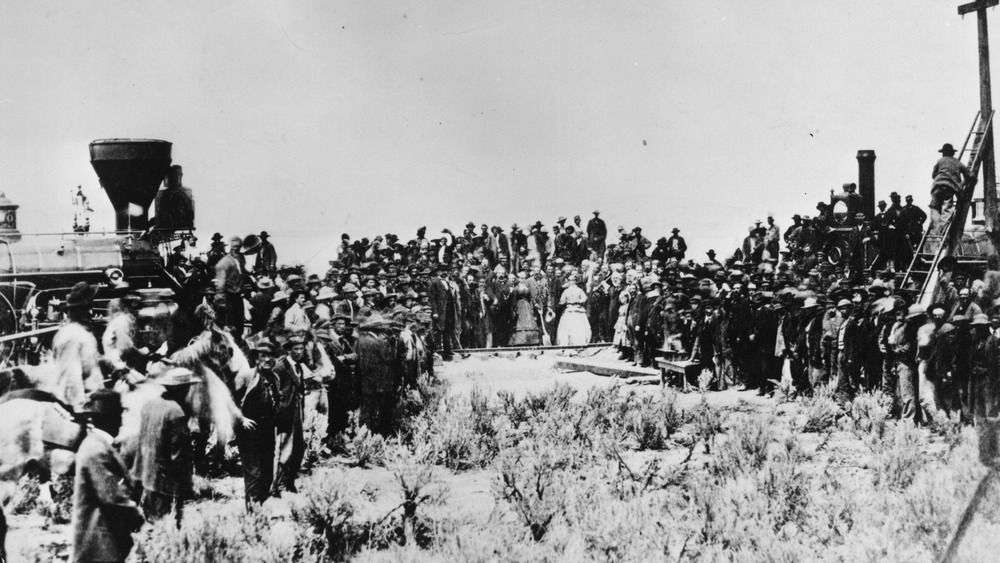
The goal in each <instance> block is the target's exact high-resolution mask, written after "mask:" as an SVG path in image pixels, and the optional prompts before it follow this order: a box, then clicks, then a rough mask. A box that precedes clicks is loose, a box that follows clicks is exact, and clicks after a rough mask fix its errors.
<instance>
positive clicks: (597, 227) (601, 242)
mask: <svg viewBox="0 0 1000 563" xmlns="http://www.w3.org/2000/svg"><path fill="white" fill-rule="evenodd" d="M600 214H601V212H600V211H597V210H595V211H594V218H593V219H591V220H590V221H587V246H588V247H589V248H590V259H591V260H596V259H597V258H600V257H602V256H604V250H605V241H606V240H607V238H608V227H607V225H605V224H604V220H603V219H601V218H600V216H599V215H600Z"/></svg>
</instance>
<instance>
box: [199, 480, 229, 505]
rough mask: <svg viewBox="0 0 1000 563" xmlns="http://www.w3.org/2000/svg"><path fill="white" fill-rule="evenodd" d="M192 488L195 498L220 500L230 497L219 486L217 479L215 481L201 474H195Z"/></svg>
mask: <svg viewBox="0 0 1000 563" xmlns="http://www.w3.org/2000/svg"><path fill="white" fill-rule="evenodd" d="M191 488H192V496H193V497H194V500H212V501H220V500H226V499H228V498H229V495H227V494H226V493H224V492H223V491H222V490H220V488H219V487H218V486H217V481H213V480H211V479H208V478H207V477H202V476H201V475H197V474H195V475H194V477H193V478H192V482H191Z"/></svg>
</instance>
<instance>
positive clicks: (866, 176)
mask: <svg viewBox="0 0 1000 563" xmlns="http://www.w3.org/2000/svg"><path fill="white" fill-rule="evenodd" d="M857 159H858V182H857V184H845V185H844V188H845V189H844V190H843V191H841V192H839V193H834V192H833V191H832V190H831V192H830V203H829V204H828V208H827V213H826V214H825V218H824V219H823V220H818V221H817V222H816V228H817V230H820V231H821V232H822V233H823V245H822V248H820V250H823V251H824V252H825V254H826V259H827V261H829V262H830V264H832V265H833V266H840V265H845V264H847V263H849V262H851V261H852V259H853V258H857V259H858V260H857V261H856V262H855V263H857V264H859V265H863V267H864V268H865V269H869V268H871V267H872V266H873V264H875V263H876V262H877V261H878V260H879V252H880V249H879V245H878V242H877V240H876V238H877V234H876V235H875V237H871V239H870V240H869V241H868V242H863V241H859V240H858V236H859V228H860V227H861V226H862V225H863V224H864V223H866V222H868V223H869V224H871V223H873V222H874V221H875V218H876V213H875V203H876V199H875V151H873V150H859V151H858V154H857ZM849 185H850V186H856V187H857V192H856V193H854V192H853V191H848V189H847V186H849ZM982 208H983V203H982V200H981V199H978V200H974V201H973V206H972V215H971V225H967V226H966V229H965V232H964V235H963V237H962V239H961V241H960V243H959V245H958V247H956V248H955V251H954V253H953V256H954V257H955V259H956V261H957V263H958V264H959V265H960V266H962V267H963V269H965V270H968V271H969V272H970V273H973V274H977V275H978V274H981V273H982V271H983V270H985V267H986V262H987V258H988V257H989V256H990V254H991V253H992V252H993V250H992V245H991V244H990V242H989V237H988V236H987V235H986V233H985V230H984V228H983V224H984V221H983V211H982ZM862 215H863V217H862ZM925 227H926V224H925ZM918 242H919V241H911V244H913V245H916V243H918ZM814 250H815V249H814ZM934 250H936V247H933V245H932V247H928V248H925V252H933V251H934ZM858 252H860V253H863V255H862V256H855V253H858ZM917 259H918V260H921V258H920V256H918V257H917ZM915 266H918V267H919V266H927V264H915ZM925 269H926V268H925Z"/></svg>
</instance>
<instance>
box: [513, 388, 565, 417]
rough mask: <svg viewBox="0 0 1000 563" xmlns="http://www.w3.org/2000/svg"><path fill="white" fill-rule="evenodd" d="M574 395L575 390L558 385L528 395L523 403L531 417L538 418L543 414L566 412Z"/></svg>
mask: <svg viewBox="0 0 1000 563" xmlns="http://www.w3.org/2000/svg"><path fill="white" fill-rule="evenodd" d="M575 395H576V389H573V388H572V387H570V386H569V385H566V384H565V383H559V384H556V385H553V386H552V387H551V388H550V389H547V390H545V391H542V392H541V393H528V394H527V396H526V397H525V398H524V403H525V407H526V409H527V411H528V412H529V413H530V414H531V415H532V416H534V417H539V416H541V415H543V414H548V413H556V412H561V411H566V410H568V409H569V408H570V406H571V401H572V400H573V397H574V396H575Z"/></svg>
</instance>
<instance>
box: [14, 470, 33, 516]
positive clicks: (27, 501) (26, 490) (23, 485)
mask: <svg viewBox="0 0 1000 563" xmlns="http://www.w3.org/2000/svg"><path fill="white" fill-rule="evenodd" d="M39 486H40V485H39V483H38V477H36V476H34V475H25V476H24V477H21V480H20V481H18V482H17V486H16V487H15V488H14V494H13V496H12V497H11V500H10V504H9V508H8V509H7V510H9V511H10V514H29V513H30V512H31V511H33V510H34V509H35V507H36V506H37V505H38V493H39Z"/></svg>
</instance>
